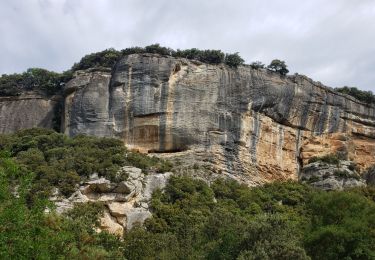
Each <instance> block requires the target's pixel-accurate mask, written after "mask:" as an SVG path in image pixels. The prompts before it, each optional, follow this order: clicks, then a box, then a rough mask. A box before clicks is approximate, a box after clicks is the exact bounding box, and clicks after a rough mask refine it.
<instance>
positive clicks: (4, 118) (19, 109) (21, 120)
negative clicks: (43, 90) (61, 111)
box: [0, 92, 61, 133]
mask: <svg viewBox="0 0 375 260" xmlns="http://www.w3.org/2000/svg"><path fill="white" fill-rule="evenodd" d="M60 99H61V97H59V96H53V97H46V96H45V95H42V94H39V93H35V92H25V93H23V94H22V95H21V96H13V97H0V133H13V132H15V131H17V130H20V129H25V128H32V127H42V128H53V127H54V119H55V116H56V114H55V112H56V109H57V105H58V103H59V100H60Z"/></svg>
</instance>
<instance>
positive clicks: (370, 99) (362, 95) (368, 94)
mask: <svg viewBox="0 0 375 260" xmlns="http://www.w3.org/2000/svg"><path fill="white" fill-rule="evenodd" d="M335 91H337V92H340V93H343V94H347V95H350V96H352V97H355V98H356V99H358V100H359V101H362V102H364V103H367V104H375V95H374V93H373V92H372V91H370V90H369V91H364V90H360V89H358V88H356V87H346V86H345V87H342V88H335Z"/></svg>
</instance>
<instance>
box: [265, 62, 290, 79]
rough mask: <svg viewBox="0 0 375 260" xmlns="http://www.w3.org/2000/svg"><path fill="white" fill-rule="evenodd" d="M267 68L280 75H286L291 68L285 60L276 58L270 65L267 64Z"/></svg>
mask: <svg viewBox="0 0 375 260" xmlns="http://www.w3.org/2000/svg"><path fill="white" fill-rule="evenodd" d="M267 69H269V70H272V71H275V72H277V73H280V75H283V76H285V75H286V74H288V72H289V70H288V69H287V65H286V64H285V61H282V60H278V59H275V60H273V61H271V63H270V65H268V66H267Z"/></svg>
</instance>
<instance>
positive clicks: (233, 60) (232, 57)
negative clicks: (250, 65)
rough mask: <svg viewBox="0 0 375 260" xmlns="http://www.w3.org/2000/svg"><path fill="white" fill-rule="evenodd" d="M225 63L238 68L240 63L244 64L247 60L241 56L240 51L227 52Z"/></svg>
mask: <svg viewBox="0 0 375 260" xmlns="http://www.w3.org/2000/svg"><path fill="white" fill-rule="evenodd" d="M224 62H225V64H227V65H228V66H231V67H235V68H237V67H238V66H239V65H242V64H243V63H244V62H245V61H244V59H242V58H241V56H240V55H239V54H238V52H236V53H233V54H228V53H227V54H225V60H224Z"/></svg>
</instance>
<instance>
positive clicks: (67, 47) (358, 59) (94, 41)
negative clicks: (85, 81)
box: [0, 0, 375, 91]
mask: <svg viewBox="0 0 375 260" xmlns="http://www.w3.org/2000/svg"><path fill="white" fill-rule="evenodd" d="M0 19H1V20H0V34H1V38H0V74H3V73H13V72H21V71H23V70H25V69H27V68H29V67H43V68H47V69H50V70H55V71H62V70H66V69H68V68H70V67H71V65H72V64H73V63H74V62H76V61H78V60H79V59H80V58H81V57H82V56H83V55H85V54H88V53H91V52H95V51H100V50H103V49H106V48H109V47H114V48H116V49H123V48H126V47H130V46H145V45H149V44H152V43H160V44H161V45H165V46H169V47H172V48H175V49H177V48H192V47H198V48H201V49H205V48H207V49H208V48H209V49H221V50H223V51H224V52H237V51H238V52H240V54H241V56H242V57H243V58H244V59H245V60H246V62H247V63H250V62H252V61H255V60H260V61H262V62H264V63H266V64H268V63H269V62H270V61H271V60H272V59H274V58H279V59H282V60H285V61H286V63H287V65H288V66H289V69H290V71H291V73H294V72H298V73H300V74H305V75H308V76H309V77H312V78H313V79H315V80H318V81H321V82H322V83H324V84H327V85H329V86H332V87H336V86H343V85H349V86H357V87H359V88H361V89H366V90H372V91H375V1H374V0H329V1H327V0H305V1H301V0H231V1H228V0H210V1H203V0H173V1H172V0H0Z"/></svg>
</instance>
